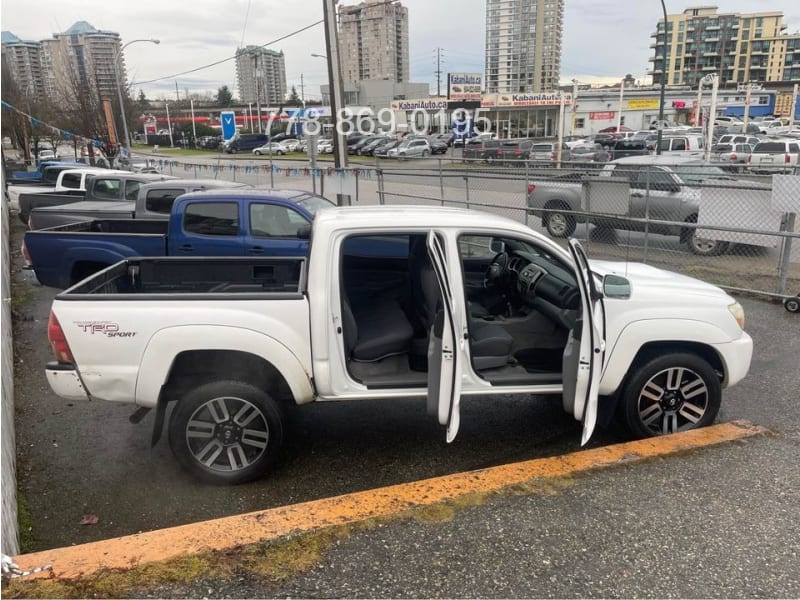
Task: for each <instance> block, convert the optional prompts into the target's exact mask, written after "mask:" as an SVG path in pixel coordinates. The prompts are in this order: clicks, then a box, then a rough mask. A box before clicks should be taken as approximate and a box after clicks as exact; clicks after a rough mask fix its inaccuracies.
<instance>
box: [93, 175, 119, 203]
mask: <svg viewBox="0 0 800 600" xmlns="http://www.w3.org/2000/svg"><path fill="white" fill-rule="evenodd" d="M119 186H120V182H119V179H95V180H94V192H93V194H94V196H95V197H96V198H104V199H106V200H117V199H118V198H119Z"/></svg>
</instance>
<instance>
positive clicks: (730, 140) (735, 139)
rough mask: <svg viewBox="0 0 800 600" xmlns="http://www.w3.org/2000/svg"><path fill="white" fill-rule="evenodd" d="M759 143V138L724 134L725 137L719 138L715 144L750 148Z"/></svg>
mask: <svg viewBox="0 0 800 600" xmlns="http://www.w3.org/2000/svg"><path fill="white" fill-rule="evenodd" d="M760 141H761V138H758V137H756V136H754V135H743V134H735V133H726V134H725V135H722V136H720V138H719V139H718V140H717V144H750V145H751V146H755V145H756V144H758V143H759V142H760Z"/></svg>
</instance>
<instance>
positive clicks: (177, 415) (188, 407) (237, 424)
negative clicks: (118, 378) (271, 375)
mask: <svg viewBox="0 0 800 600" xmlns="http://www.w3.org/2000/svg"><path fill="white" fill-rule="evenodd" d="M212 403H213V404H212ZM211 406H213V407H214V408H213V410H214V411H215V412H216V416H214V415H213V414H212V412H211V411H212V409H210V407H211ZM243 419H246V420H245V421H244V422H242V420H243ZM203 425H205V427H203ZM190 432H194V435H193V436H191V437H190V436H189V433H190ZM282 442H283V417H282V416H281V411H280V409H279V407H278V404H277V403H276V402H275V401H274V400H273V399H272V397H270V395H269V394H267V393H266V392H265V391H263V390H260V389H258V388H257V387H255V386H252V385H250V384H249V383H243V382H241V381H213V382H209V383H204V384H201V385H199V386H197V387H196V388H194V389H193V390H191V391H189V392H188V393H187V394H186V395H185V396H184V397H183V398H181V399H180V400H178V403H177V404H176V406H175V408H174V410H173V411H172V416H171V417H170V422H169V445H170V448H171V449H172V453H173V454H174V455H175V458H176V459H177V460H178V462H179V463H180V464H181V466H183V467H184V468H185V469H186V470H187V471H189V472H190V473H191V474H192V475H194V476H195V477H197V478H198V479H200V480H201V481H204V482H206V483H212V484H215V485H234V484H239V483H245V482H247V481H252V480H254V479H258V478H259V477H262V476H263V475H264V474H265V473H266V472H267V471H268V470H269V468H270V467H271V466H272V463H273V462H274V461H275V458H276V456H277V454H278V451H279V449H280V447H281V444H282ZM204 453H205V454H204ZM203 458H206V460H205V461H203V460H202V459H203ZM223 459H225V460H223Z"/></svg>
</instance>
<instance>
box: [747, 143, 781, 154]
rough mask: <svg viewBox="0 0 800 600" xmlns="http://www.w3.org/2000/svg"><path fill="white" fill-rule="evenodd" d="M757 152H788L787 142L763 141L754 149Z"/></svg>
mask: <svg viewBox="0 0 800 600" xmlns="http://www.w3.org/2000/svg"><path fill="white" fill-rule="evenodd" d="M753 152H754V153H756V154H779V153H782V152H786V144H784V143H783V142H761V143H760V144H758V145H756V147H755V148H754V149H753Z"/></svg>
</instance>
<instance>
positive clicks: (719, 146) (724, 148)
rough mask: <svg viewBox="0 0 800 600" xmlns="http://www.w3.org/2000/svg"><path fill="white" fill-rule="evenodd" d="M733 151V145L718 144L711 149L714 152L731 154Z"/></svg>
mask: <svg viewBox="0 0 800 600" xmlns="http://www.w3.org/2000/svg"><path fill="white" fill-rule="evenodd" d="M732 150H733V146H732V145H731V144H717V145H716V146H714V147H713V148H711V151H712V152H731V151H732Z"/></svg>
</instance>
